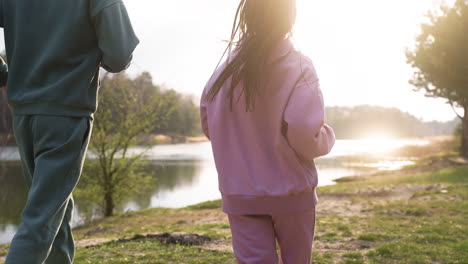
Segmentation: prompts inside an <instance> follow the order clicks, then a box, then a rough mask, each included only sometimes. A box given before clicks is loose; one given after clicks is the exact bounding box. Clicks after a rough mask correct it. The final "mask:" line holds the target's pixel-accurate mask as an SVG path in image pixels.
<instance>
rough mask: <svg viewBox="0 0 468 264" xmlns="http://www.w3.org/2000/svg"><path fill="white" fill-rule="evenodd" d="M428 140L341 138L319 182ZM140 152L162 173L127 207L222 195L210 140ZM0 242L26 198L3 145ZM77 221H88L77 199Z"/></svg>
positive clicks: (322, 162) (396, 162) (373, 165)
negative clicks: (394, 151)
mask: <svg viewBox="0 0 468 264" xmlns="http://www.w3.org/2000/svg"><path fill="white" fill-rule="evenodd" d="M427 143H428V142H427V141H424V140H338V141H337V143H336V146H335V148H334V149H333V151H332V153H330V155H328V156H327V157H323V158H320V159H317V161H316V163H317V168H318V171H319V186H324V185H330V184H334V181H333V180H335V179H337V178H341V177H344V176H352V175H357V174H363V173H369V172H373V171H375V170H394V169H398V168H400V167H402V166H404V165H408V164H411V163H412V161H411V160H408V159H405V158H398V157H394V156H390V155H388V156H387V155H386V153H389V152H390V151H392V150H394V149H397V148H400V147H403V146H406V145H423V144H427ZM132 151H133V152H135V153H141V152H142V151H144V152H145V156H144V157H145V159H147V160H149V165H148V167H147V168H146V169H145V170H146V171H148V173H151V175H154V177H155V178H156V179H157V180H156V181H155V182H156V183H155V184H154V186H152V188H151V191H150V192H148V193H146V194H140V195H139V196H138V197H133V198H132V199H131V200H130V201H129V202H127V203H125V204H122V205H120V206H119V208H120V210H121V211H132V210H140V209H146V208H154V207H171V208H179V207H184V206H188V205H192V204H197V203H200V202H204V201H208V200H214V199H219V198H220V197H221V195H220V194H219V191H218V180H217V173H216V167H215V164H214V161H213V156H212V153H211V145H210V143H209V142H202V143H193V144H177V145H158V146H154V147H151V148H142V147H137V148H134V149H132ZM0 161H2V166H0V244H2V243H8V242H10V241H11V238H12V237H13V235H14V233H15V231H16V229H17V226H18V224H19V223H20V214H21V210H22V208H23V206H24V204H25V201H26V189H25V186H24V183H23V176H22V171H21V166H20V164H19V154H18V151H17V149H16V148H14V147H7V148H4V149H3V150H2V151H0ZM75 202H76V208H75V212H74V225H75V226H76V225H79V224H82V223H83V222H84V218H83V217H82V212H81V211H80V206H82V203H80V201H77V200H75Z"/></svg>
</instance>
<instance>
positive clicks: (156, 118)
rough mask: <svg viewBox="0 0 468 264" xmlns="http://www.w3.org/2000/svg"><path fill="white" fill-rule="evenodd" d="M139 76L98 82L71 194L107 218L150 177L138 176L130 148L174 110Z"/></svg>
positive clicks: (136, 155) (137, 160)
mask: <svg viewBox="0 0 468 264" xmlns="http://www.w3.org/2000/svg"><path fill="white" fill-rule="evenodd" d="M166 97H167V96H165V95H164V94H163V93H160V92H159V88H158V87H157V86H154V85H153V84H152V79H151V76H150V75H149V74H148V73H143V74H141V75H140V76H138V77H137V78H135V79H134V80H132V79H130V78H129V77H127V76H126V75H124V74H117V75H114V76H112V77H108V76H105V77H104V78H103V80H102V85H101V89H100V96H99V109H98V112H97V113H96V115H95V121H94V128H93V133H92V137H91V142H90V145H89V149H90V155H89V156H90V158H88V160H87V162H86V165H85V168H84V170H83V176H82V179H81V181H80V183H79V186H78V189H77V191H76V192H75V195H76V196H77V197H78V198H83V199H86V200H88V201H91V202H94V203H96V204H98V205H99V206H100V207H101V208H102V211H103V214H104V216H111V215H112V214H113V213H114V210H115V208H116V206H117V204H119V203H121V202H122V201H125V199H127V198H128V197H129V196H131V195H133V194H135V193H140V192H144V191H145V189H146V188H148V187H149V186H150V184H149V181H151V180H152V177H151V175H147V174H144V173H142V172H141V171H142V166H143V164H142V163H143V161H142V155H143V154H144V153H141V152H139V153H134V152H132V151H131V147H133V146H135V145H136V144H137V143H138V138H139V137H138V136H139V135H142V134H145V133H148V132H149V131H150V130H151V129H153V128H154V127H155V126H164V125H165V123H166V121H167V118H168V117H169V116H170V114H171V113H172V111H173V110H174V106H173V104H171V101H170V100H168V99H167V98H166Z"/></svg>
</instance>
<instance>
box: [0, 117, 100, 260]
mask: <svg viewBox="0 0 468 264" xmlns="http://www.w3.org/2000/svg"><path fill="white" fill-rule="evenodd" d="M91 129H92V119H91V118H87V117H79V118H74V117H64V116H42V115H32V116H25V115H15V116H14V117H13V130H14V134H15V137H16V141H17V145H18V148H19V151H20V154H21V163H22V167H23V171H24V176H25V180H26V184H27V186H28V189H29V191H28V199H27V202H26V206H25V208H24V210H23V213H22V215H21V217H22V223H21V225H20V226H19V228H18V231H17V233H16V235H15V236H14V238H13V240H12V242H11V246H10V250H9V252H8V255H7V258H6V262H5V263H6V264H42V263H47V264H53V263H54V264H67V263H72V262H73V257H74V253H75V246H74V241H73V235H72V232H71V226H70V224H71V220H72V213H73V198H72V191H73V189H74V188H75V186H76V184H77V183H78V179H79V178H80V174H81V171H82V168H83V163H84V160H85V156H86V150H87V147H88V143H89V138H90V135H91Z"/></svg>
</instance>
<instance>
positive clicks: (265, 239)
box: [228, 210, 315, 264]
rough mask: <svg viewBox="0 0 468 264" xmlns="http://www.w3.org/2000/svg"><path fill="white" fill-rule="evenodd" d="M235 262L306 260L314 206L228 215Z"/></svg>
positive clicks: (298, 263)
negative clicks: (273, 212)
mask: <svg viewBox="0 0 468 264" xmlns="http://www.w3.org/2000/svg"><path fill="white" fill-rule="evenodd" d="M228 216H229V223H230V225H231V232H232V246H233V249H234V253H235V255H236V258H237V261H238V263H239V264H277V263H278V255H277V253H276V241H278V244H279V247H280V252H281V263H283V264H310V262H311V254H312V243H313V240H314V230H315V210H310V211H305V212H300V213H297V214H285V215H228Z"/></svg>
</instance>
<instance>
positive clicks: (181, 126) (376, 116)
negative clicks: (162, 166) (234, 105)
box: [0, 72, 460, 139]
mask: <svg viewBox="0 0 468 264" xmlns="http://www.w3.org/2000/svg"><path fill="white" fill-rule="evenodd" d="M116 80H118V79H116ZM104 81H105V80H104ZM120 82H129V83H130V85H128V87H132V88H131V89H140V90H141V96H140V98H139V99H137V100H138V102H135V103H138V104H144V103H146V99H147V98H149V97H151V96H154V95H160V98H161V100H164V103H165V104H166V105H168V106H170V107H171V108H172V109H173V110H172V111H171V113H170V116H169V118H168V119H167V121H166V122H165V124H162V125H159V126H158V125H156V124H155V126H154V129H152V130H151V131H150V133H151V134H165V135H170V136H196V135H200V134H201V128H200V117H199V107H198V102H197V100H195V98H194V97H193V96H189V95H184V94H181V93H179V92H177V91H175V90H173V89H166V88H164V87H162V86H160V85H157V84H154V83H153V80H152V77H151V75H150V74H149V73H147V72H144V73H142V74H140V75H139V76H137V77H136V78H133V79H132V78H129V77H128V76H126V75H121V76H120ZM129 89H130V88H129ZM0 103H1V106H0V119H1V122H0V133H1V134H3V135H4V134H5V133H6V132H11V116H10V114H9V111H8V109H7V107H6V102H5V98H3V95H1V94H0ZM109 110H110V111H118V109H109ZM326 122H327V123H329V124H330V125H331V126H332V127H333V129H334V130H335V133H336V136H337V138H339V139H356V138H366V137H372V136H390V137H396V138H408V137H429V136H448V135H453V134H454V133H455V130H456V129H457V127H458V126H459V124H460V121H459V120H458V119H455V120H453V121H449V122H423V121H422V120H420V119H418V118H416V117H414V116H413V115H411V114H408V113H405V112H402V111H401V110H399V109H396V108H385V107H379V106H355V107H327V109H326ZM0 136H1V135H0Z"/></svg>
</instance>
